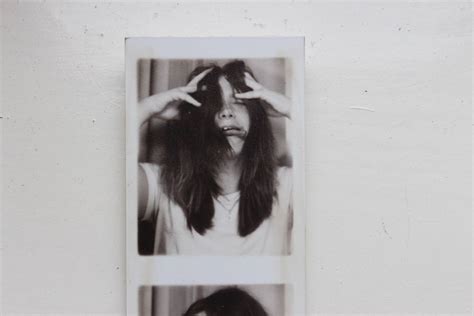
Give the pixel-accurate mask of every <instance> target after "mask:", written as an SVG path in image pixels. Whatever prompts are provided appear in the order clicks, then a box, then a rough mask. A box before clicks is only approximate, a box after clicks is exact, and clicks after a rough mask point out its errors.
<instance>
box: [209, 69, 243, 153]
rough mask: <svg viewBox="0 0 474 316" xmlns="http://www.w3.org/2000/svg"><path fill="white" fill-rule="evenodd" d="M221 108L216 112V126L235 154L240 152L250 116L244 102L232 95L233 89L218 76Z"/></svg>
mask: <svg viewBox="0 0 474 316" xmlns="http://www.w3.org/2000/svg"><path fill="white" fill-rule="evenodd" d="M219 86H220V87H221V91H222V104H223V105H222V109H221V110H220V111H219V112H217V113H216V117H215V122H216V125H217V127H218V128H219V129H220V130H221V131H222V133H223V134H224V135H225V136H226V138H227V141H228V142H229V144H230V146H231V147H232V151H233V153H234V155H235V156H237V155H239V154H240V153H241V152H242V148H243V146H244V143H245V138H246V137H247V135H248V132H249V129H250V116H249V112H248V110H247V107H246V106H245V104H244V103H243V102H242V101H241V100H239V99H236V98H235V97H234V89H233V87H232V86H231V84H230V83H229V81H227V80H226V79H225V78H224V77H220V78H219Z"/></svg>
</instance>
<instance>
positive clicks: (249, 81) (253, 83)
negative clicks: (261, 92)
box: [244, 72, 262, 90]
mask: <svg viewBox="0 0 474 316" xmlns="http://www.w3.org/2000/svg"><path fill="white" fill-rule="evenodd" d="M244 80H245V84H246V85H247V86H248V87H250V88H252V89H254V90H258V89H261V88H262V85H261V84H259V83H258V82H257V81H255V79H254V78H252V76H250V74H249V73H247V72H246V73H245V78H244Z"/></svg>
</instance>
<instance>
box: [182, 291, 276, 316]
mask: <svg viewBox="0 0 474 316" xmlns="http://www.w3.org/2000/svg"><path fill="white" fill-rule="evenodd" d="M202 312H204V313H206V315H207V316H267V315H268V314H267V312H266V311H265V309H264V308H263V307H262V305H261V304H260V303H259V302H258V301H257V300H256V299H255V298H253V297H252V296H251V295H250V294H248V293H247V292H245V291H243V290H241V289H239V288H235V287H229V288H224V289H222V290H219V291H217V292H214V293H213V294H211V295H209V296H207V297H205V298H203V299H200V300H198V301H196V302H194V303H193V304H192V305H191V306H190V307H189V308H188V310H187V311H186V312H185V313H184V314H183V316H193V315H197V314H199V313H202Z"/></svg>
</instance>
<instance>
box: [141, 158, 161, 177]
mask: <svg viewBox="0 0 474 316" xmlns="http://www.w3.org/2000/svg"><path fill="white" fill-rule="evenodd" d="M138 165H139V166H140V167H141V168H142V169H143V171H144V172H145V174H146V176H147V178H148V179H150V178H155V179H157V178H158V177H159V174H160V167H159V166H158V165H157V164H154V163H151V162H140V163H138Z"/></svg>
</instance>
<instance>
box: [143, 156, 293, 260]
mask: <svg viewBox="0 0 474 316" xmlns="http://www.w3.org/2000/svg"><path fill="white" fill-rule="evenodd" d="M140 166H141V167H142V168H143V170H144V172H145V174H146V178H147V182H148V202H147V207H146V211H145V214H144V216H143V218H140V219H141V220H155V223H156V225H155V227H156V228H155V231H156V233H155V243H154V253H155V254H171V255H173V254H175V255H177V254H180V255H288V254H290V251H291V250H290V246H291V230H292V222H293V221H292V219H293V218H292V217H293V212H292V200H291V199H292V177H291V169H290V168H286V167H281V168H279V169H278V175H277V194H278V195H277V198H275V199H274V202H273V208H272V214H271V215H270V217H269V218H267V219H265V220H264V221H263V222H262V223H261V224H260V226H259V227H258V228H257V229H256V230H255V231H254V232H252V233H251V234H249V235H247V236H245V237H241V236H240V235H239V234H238V230H237V227H238V210H239V197H240V192H235V193H231V194H227V195H221V196H218V197H217V198H215V199H213V200H214V210H215V212H214V218H213V227H212V228H210V229H208V230H206V232H205V233H204V235H200V234H199V233H198V232H196V231H194V230H192V231H191V230H190V229H189V228H188V226H187V222H186V216H185V215H184V212H183V210H182V209H181V207H180V206H179V205H177V204H176V203H174V202H173V201H172V200H171V199H170V198H169V197H168V196H167V195H166V194H165V193H163V191H162V190H161V187H160V185H159V181H160V177H159V167H158V166H157V165H155V164H151V163H141V164H140Z"/></svg>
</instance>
